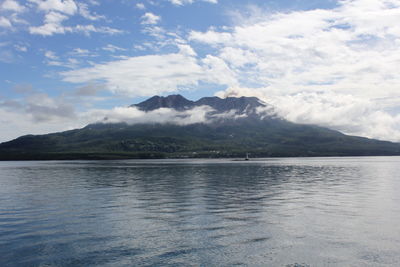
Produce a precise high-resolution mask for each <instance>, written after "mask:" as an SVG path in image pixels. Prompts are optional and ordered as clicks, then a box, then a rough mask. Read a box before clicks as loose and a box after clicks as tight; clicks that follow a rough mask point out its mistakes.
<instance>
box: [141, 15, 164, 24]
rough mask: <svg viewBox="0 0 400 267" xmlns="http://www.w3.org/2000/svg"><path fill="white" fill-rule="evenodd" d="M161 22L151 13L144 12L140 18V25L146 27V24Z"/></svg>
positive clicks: (158, 17)
mask: <svg viewBox="0 0 400 267" xmlns="http://www.w3.org/2000/svg"><path fill="white" fill-rule="evenodd" d="M160 20H161V17H160V16H157V15H155V14H153V13H151V12H146V13H145V14H144V15H143V16H142V22H141V23H142V24H144V25H148V24H157V23H158V22H159V21H160Z"/></svg>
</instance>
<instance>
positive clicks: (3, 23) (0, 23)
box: [0, 17, 12, 28]
mask: <svg viewBox="0 0 400 267" xmlns="http://www.w3.org/2000/svg"><path fill="white" fill-rule="evenodd" d="M0 27H3V28H11V27H12V24H11V22H10V20H8V19H7V18H5V17H0Z"/></svg>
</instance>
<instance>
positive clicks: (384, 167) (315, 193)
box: [0, 157, 400, 267]
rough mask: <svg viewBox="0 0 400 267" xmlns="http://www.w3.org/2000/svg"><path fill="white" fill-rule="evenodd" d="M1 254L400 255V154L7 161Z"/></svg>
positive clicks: (1, 168)
mask: <svg viewBox="0 0 400 267" xmlns="http://www.w3.org/2000/svg"><path fill="white" fill-rule="evenodd" d="M0 266H2V267H7V266H18V267H20V266H37V267H39V266H40V267H45V266H46V267H50V266H286V267H287V266H289V267H305V266H400V157H343V158H338V157H332V158H265V159H250V160H249V161H244V160H241V159H237V160H235V159H174V160H173V159H169V160H115V161H113V160H110V161H3V162H0Z"/></svg>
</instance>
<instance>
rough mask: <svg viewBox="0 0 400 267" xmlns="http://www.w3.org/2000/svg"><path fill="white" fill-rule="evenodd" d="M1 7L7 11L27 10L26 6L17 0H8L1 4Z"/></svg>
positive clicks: (19, 11)
mask: <svg viewBox="0 0 400 267" xmlns="http://www.w3.org/2000/svg"><path fill="white" fill-rule="evenodd" d="M0 9H2V10H7V11H14V12H17V13H21V12H24V11H25V7H24V6H22V5H20V4H19V3H18V2H17V1H14V0H6V1H4V2H3V3H2V4H1V5H0Z"/></svg>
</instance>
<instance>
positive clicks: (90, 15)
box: [78, 3, 105, 20]
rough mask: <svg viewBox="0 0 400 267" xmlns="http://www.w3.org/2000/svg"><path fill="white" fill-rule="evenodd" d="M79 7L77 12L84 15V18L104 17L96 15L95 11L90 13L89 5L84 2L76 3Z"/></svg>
mask: <svg viewBox="0 0 400 267" xmlns="http://www.w3.org/2000/svg"><path fill="white" fill-rule="evenodd" d="M78 7H79V14H80V15H81V16H82V17H84V18H85V19H88V20H100V19H105V16H102V15H98V14H96V13H91V12H90V11H89V6H88V5H87V4H84V3H78Z"/></svg>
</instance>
